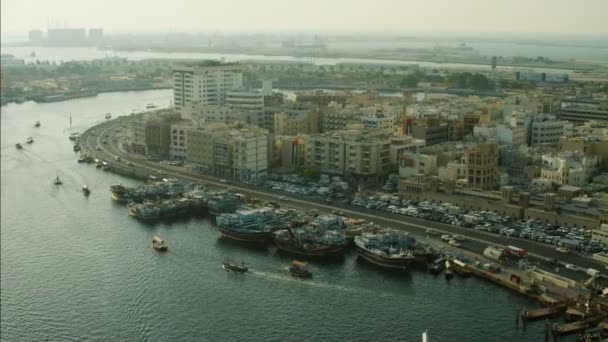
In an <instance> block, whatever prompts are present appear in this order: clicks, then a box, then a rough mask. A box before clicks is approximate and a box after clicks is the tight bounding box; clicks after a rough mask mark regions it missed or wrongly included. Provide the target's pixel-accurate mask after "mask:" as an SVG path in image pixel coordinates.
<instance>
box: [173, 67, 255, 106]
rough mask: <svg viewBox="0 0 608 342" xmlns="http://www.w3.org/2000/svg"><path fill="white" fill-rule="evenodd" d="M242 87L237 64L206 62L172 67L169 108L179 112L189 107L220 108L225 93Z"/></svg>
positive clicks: (240, 74) (241, 78)
mask: <svg viewBox="0 0 608 342" xmlns="http://www.w3.org/2000/svg"><path fill="white" fill-rule="evenodd" d="M242 86H243V75H242V73H241V66H240V65H239V64H223V63H219V62H214V61H206V62H203V63H199V64H192V65H179V66H176V67H174V68H173V105H174V107H175V109H178V110H181V109H183V108H185V107H187V106H188V105H190V104H196V103H200V104H202V105H223V104H224V103H225V99H226V92H227V91H229V90H233V89H239V88H241V87H242Z"/></svg>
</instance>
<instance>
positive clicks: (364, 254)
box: [355, 245, 414, 271]
mask: <svg viewBox="0 0 608 342" xmlns="http://www.w3.org/2000/svg"><path fill="white" fill-rule="evenodd" d="M355 246H356V248H357V252H359V256H360V257H361V258H362V259H363V260H365V261H367V262H369V263H371V264H373V265H375V266H378V267H380V268H382V269H385V270H388V271H407V270H408V269H409V267H410V265H411V264H412V262H413V260H414V259H413V258H387V257H383V256H381V255H377V254H375V253H372V252H371V251H368V250H367V249H365V248H362V247H360V246H357V245H355Z"/></svg>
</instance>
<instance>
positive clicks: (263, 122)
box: [226, 89, 274, 130]
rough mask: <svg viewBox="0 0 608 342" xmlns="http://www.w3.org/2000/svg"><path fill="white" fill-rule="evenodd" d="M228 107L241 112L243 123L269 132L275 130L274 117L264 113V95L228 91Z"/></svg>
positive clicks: (260, 93)
mask: <svg viewBox="0 0 608 342" xmlns="http://www.w3.org/2000/svg"><path fill="white" fill-rule="evenodd" d="M226 106H228V107H230V108H232V109H233V110H234V111H236V112H239V113H240V116H241V118H242V121H244V122H246V123H248V124H251V125H256V126H259V127H262V128H265V129H268V130H272V129H273V128H274V121H273V116H271V115H268V117H267V116H266V115H265V113H264V95H263V93H262V92H261V91H256V90H244V89H238V90H230V91H226Z"/></svg>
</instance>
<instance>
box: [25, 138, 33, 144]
mask: <svg viewBox="0 0 608 342" xmlns="http://www.w3.org/2000/svg"><path fill="white" fill-rule="evenodd" d="M25 142H26V143H28V144H33V143H34V138H32V137H27V140H26V141H25Z"/></svg>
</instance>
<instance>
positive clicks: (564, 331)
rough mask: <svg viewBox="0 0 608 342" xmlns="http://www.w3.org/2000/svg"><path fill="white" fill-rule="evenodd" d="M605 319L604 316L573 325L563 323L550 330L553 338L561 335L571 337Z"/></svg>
mask: <svg viewBox="0 0 608 342" xmlns="http://www.w3.org/2000/svg"><path fill="white" fill-rule="evenodd" d="M604 318H606V315H602V316H596V317H592V318H588V319H586V320H583V321H578V322H573V323H564V324H555V325H553V327H552V328H551V331H552V332H553V335H555V336H563V335H571V334H576V333H579V332H582V331H585V330H586V329H588V328H590V327H592V326H594V325H596V324H597V323H598V322H600V321H601V320H603V319H604Z"/></svg>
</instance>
